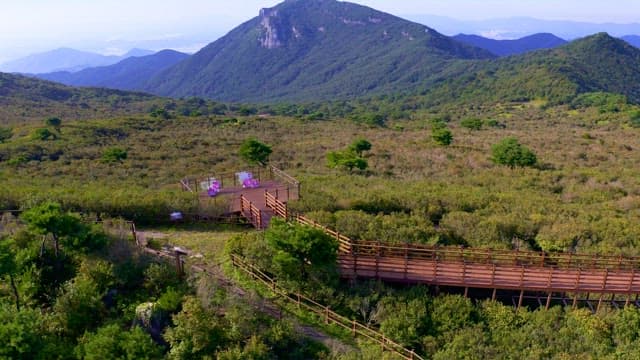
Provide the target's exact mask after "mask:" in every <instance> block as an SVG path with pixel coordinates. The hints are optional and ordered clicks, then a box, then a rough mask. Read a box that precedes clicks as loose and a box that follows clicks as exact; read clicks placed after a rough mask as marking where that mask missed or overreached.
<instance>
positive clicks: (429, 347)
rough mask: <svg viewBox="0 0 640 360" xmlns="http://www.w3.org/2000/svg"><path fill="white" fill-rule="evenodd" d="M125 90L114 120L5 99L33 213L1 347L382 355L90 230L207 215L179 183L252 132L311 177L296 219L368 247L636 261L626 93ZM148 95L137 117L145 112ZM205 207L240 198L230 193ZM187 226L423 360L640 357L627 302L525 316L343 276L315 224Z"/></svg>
mask: <svg viewBox="0 0 640 360" xmlns="http://www.w3.org/2000/svg"><path fill="white" fill-rule="evenodd" d="M620 50H624V51H626V49H624V48H623V49H620ZM557 51H559V50H557ZM562 51H566V50H562ZM624 51H623V52H624ZM501 61H515V60H509V59H504V60H501ZM567 61H569V60H567ZM498 75H499V76H498V77H497V78H496V79H501V76H502V75H501V74H498ZM535 75H536V76H537V75H539V74H538V73H535ZM10 78H11V77H10ZM488 78H491V77H488ZM19 80H20V81H27V80H24V79H22V78H19ZM479 81H480V80H479ZM481 81H482V83H484V81H489V80H486V79H484V80H481ZM532 81H535V80H532ZM39 84H41V83H39ZM563 84H564V83H561V84H560V85H563ZM452 89H453V88H452ZM489 89H491V88H489ZM67 90H68V91H72V90H69V89H67ZM555 90H557V88H553V89H551V90H550V91H551V93H550V94H548V95H549V99H551V98H554V96H555V95H554V93H553V91H555ZM51 91H53V90H51ZM73 91H76V90H73ZM78 91H81V90H78ZM121 95H122V94H121ZM485 95H486V96H487V97H489V94H488V93H487V94H485ZM78 96H81V95H78ZM122 96H124V98H121V97H117V96H116V98H114V99H116V100H113V101H114V103H117V104H121V105H122V104H124V103H127V104H128V106H130V108H128V107H126V106H125V109H120V110H117V111H116V110H113V108H110V107H109V106H107V105H106V104H107V103H108V102H109V101H111V100H105V99H104V98H102V97H100V98H98V97H96V98H94V99H92V101H95V102H94V104H100V105H96V106H97V107H96V108H99V107H102V106H106V108H110V109H112V110H113V111H114V112H105V113H104V115H101V116H104V117H105V119H96V118H95V115H93V116H90V117H87V115H86V113H84V115H82V114H80V115H78V114H76V115H72V116H68V115H67V113H66V112H65V111H59V110H61V109H63V108H64V109H68V110H69V112H70V113H73V112H74V111H71V110H70V109H80V108H81V107H80V106H79V105H78V104H76V105H72V104H71V103H67V102H66V101H61V102H57V103H56V105H55V106H52V107H51V108H45V109H42V108H40V110H39V111H38V112H39V115H38V116H37V117H36V116H32V114H30V115H29V116H22V115H20V114H21V112H22V111H26V110H23V108H22V107H21V106H25V103H26V102H23V103H21V105H20V104H19V105H16V104H13V105H8V106H7V107H2V108H1V110H0V112H7V113H12V114H17V115H16V119H17V120H14V118H13V117H12V116H8V117H2V119H3V124H9V123H10V124H11V131H10V132H11V135H10V136H8V137H6V138H5V140H4V141H2V143H0V182H1V183H2V185H3V186H1V187H0V209H21V210H24V211H23V212H22V215H21V219H20V221H21V222H20V223H15V222H14V221H10V220H11V217H10V216H8V215H7V216H3V220H2V221H1V222H0V280H1V281H0V337H2V338H3V339H7V341H3V342H1V343H0V357H7V358H33V359H38V358H43V359H44V358H46V359H49V358H68V357H77V358H86V357H91V356H93V355H92V354H95V356H96V357H104V356H106V355H105V354H117V355H118V356H121V357H127V356H128V357H135V358H141V357H142V358H143V357H144V356H149V357H150V358H154V357H157V356H160V357H168V358H192V357H197V358H200V357H203V356H210V357H215V358H220V359H236V358H251V357H253V358H329V357H330V356H334V357H335V358H343V359H352V358H354V357H355V358H357V357H358V356H362V357H363V358H366V356H367V354H369V353H372V354H373V353H374V351H376V350H377V348H375V347H374V346H373V345H367V344H366V343H363V344H359V345H360V347H361V348H363V350H362V353H360V354H349V355H344V356H342V357H341V355H339V354H331V355H328V354H327V350H326V349H324V348H322V347H321V346H318V345H317V344H316V343H314V342H312V341H310V340H308V339H305V338H303V337H301V336H300V335H299V334H298V332H299V331H298V330H294V327H293V326H292V325H291V324H288V323H287V322H279V321H276V320H273V319H272V318H270V317H268V316H266V315H263V314H261V313H260V312H258V311H256V310H255V308H254V307H253V306H252V305H251V304H250V303H247V302H245V301H244V300H243V299H239V298H237V297H236V296H234V295H232V294H231V293H226V292H225V291H224V290H223V289H221V288H220V287H219V286H218V285H214V284H211V283H208V282H207V280H206V279H205V278H198V277H195V278H194V279H190V280H189V281H187V282H183V281H182V280H181V279H179V277H178V276H177V274H176V273H175V271H173V269H172V267H170V266H167V265H164V264H157V263H156V261H153V260H152V259H149V258H148V257H146V256H145V255H144V254H142V253H140V252H139V251H138V250H136V249H135V248H134V247H133V246H132V244H131V243H130V242H128V241H123V240H122V239H118V238H112V237H111V236H109V235H107V234H105V233H104V231H103V230H102V228H101V226H97V225H90V224H92V222H93V220H95V219H96V218H101V219H107V218H110V217H123V218H126V219H128V220H135V221H136V223H137V225H139V226H145V225H146V226H154V227H159V226H167V225H166V224H165V223H167V222H168V221H169V216H168V215H169V214H170V213H171V212H173V211H182V212H183V213H185V214H188V213H197V212H200V211H204V210H206V209H205V205H206V204H205V205H201V204H198V203H197V202H196V201H195V199H194V196H193V195H192V194H190V193H188V192H181V191H180V190H179V187H178V186H177V185H176V183H177V180H178V179H180V178H182V177H183V176H187V175H204V174H212V176H215V175H216V174H218V173H223V172H224V173H229V172H234V171H237V170H241V165H239V164H241V163H242V161H243V160H244V159H243V157H242V156H241V154H240V152H239V151H238V149H239V148H241V147H242V145H243V142H244V139H257V138H259V139H261V141H264V142H265V143H268V144H273V145H272V146H269V148H270V149H271V150H272V152H270V154H269V155H268V160H269V162H270V163H274V164H277V165H278V166H280V167H283V168H285V169H286V170H287V171H288V172H291V173H292V174H293V175H294V176H296V177H298V178H299V179H300V180H302V183H303V187H302V189H303V190H302V191H303V197H302V199H301V200H299V201H295V202H292V203H291V204H290V207H291V210H298V211H301V212H304V213H305V214H306V215H308V216H309V217H310V218H312V219H315V220H317V221H319V222H321V223H323V224H326V225H328V226H330V227H332V228H335V229H336V230H338V231H339V232H340V233H341V234H344V235H347V236H349V237H352V238H354V239H363V240H371V241H381V242H389V243H407V242H409V243H418V244H429V245H441V246H446V245H456V246H460V245H463V246H473V247H483V248H492V249H523V250H524V249H529V250H544V251H547V252H554V251H570V252H574V253H587V254H612V255H613V254H615V255H640V250H639V248H638V242H637V239H638V238H639V237H640V225H639V224H640V195H639V194H640V182H639V181H638V179H640V170H638V169H640V158H639V157H638V156H637V154H636V150H637V149H639V148H640V137H639V136H638V131H640V130H638V128H637V127H636V126H637V124H636V122H637V114H638V113H640V108H639V107H638V106H636V105H633V104H632V103H630V102H633V100H632V98H631V97H624V96H620V95H615V94H611V93H598V92H590V93H582V94H581V95H577V96H576V97H571V98H572V99H573V100H570V101H568V102H567V103H566V104H565V105H557V104H555V103H553V101H547V100H548V99H547V98H545V99H538V98H537V95H536V96H533V95H531V96H530V97H524V98H520V99H518V101H506V102H505V101H498V102H495V103H491V102H490V103H484V102H480V103H474V102H469V103H467V104H465V106H460V105H459V104H456V103H455V102H454V103H452V102H446V103H445V102H443V103H441V104H439V105H438V106H436V107H428V106H427V104H428V103H429V101H430V100H427V98H426V97H423V96H422V95H406V94H398V95H388V96H386V97H379V98H372V99H368V100H353V101H347V102H334V103H317V104H299V105H287V104H272V105H242V106H240V105H233V104H226V105H225V104H219V103H214V102H207V101H204V100H202V99H184V100H179V101H178V100H176V101H172V100H166V99H155V98H151V99H148V101H149V102H146V101H147V100H144V101H142V103H144V104H145V105H144V106H142V105H141V104H142V103H139V102H137V100H135V101H134V100H133V98H128V97H129V96H133V95H131V94H125V95H122ZM469 96H471V95H469ZM572 96H573V95H572ZM125 98H127V99H128V100H124V99H125ZM534 98H535V101H528V100H531V99H534ZM14 99H15V97H14ZM118 99H119V100H118ZM431 99H435V98H431ZM491 99H493V100H495V99H498V97H496V98H495V99H494V98H491ZM527 99H528V100H527ZM525 100H527V101H525ZM574 100H575V101H574ZM46 103H47V102H45V104H46ZM138 106H141V107H142V110H140V111H138V112H137V113H136V115H130V114H132V113H134V111H135V109H137V107H138ZM115 107H117V106H114V108H115ZM92 109H94V108H92ZM78 111H80V110H78ZM93 111H94V110H90V111H88V113H91V114H92V113H93ZM80 112H82V111H80ZM51 114H57V116H60V117H62V118H64V119H65V120H64V129H63V131H62V132H61V133H60V132H56V133H55V135H56V136H57V138H56V140H55V141H50V140H49V141H43V140H42V138H33V137H32V136H31V135H32V134H33V133H34V132H36V131H37V129H39V128H41V127H42V119H46V118H47V117H50V116H51ZM114 114H115V115H114ZM152 114H155V115H156V116H153V115H152ZM242 114H245V115H242ZM165 115H166V116H165ZM92 117H93V118H92ZM369 118H371V119H374V120H376V119H384V121H383V122H384V124H383V125H384V126H377V125H376V126H371V124H370V123H367V122H366V121H361V119H369ZM30 119H32V120H30ZM465 119H488V120H484V121H483V125H482V126H483V127H484V129H483V130H482V131H481V132H479V131H469V127H465V124H466V121H465ZM474 123H477V122H476V121H474ZM378 125H380V124H378ZM3 126H4V125H3ZM474 126H475V125H474ZM49 127H51V126H48V128H49ZM435 130H446V131H448V132H449V134H450V135H451V137H455V144H456V146H439V145H438V144H437V143H436V142H435V141H431V140H430V136H431V135H432V131H435ZM49 131H50V132H52V133H54V132H53V130H52V129H49ZM354 139H359V140H357V141H356V142H354ZM365 139H366V140H365ZM505 139H506V140H505ZM516 139H517V140H516ZM260 143H261V142H260ZM261 144H262V143H261ZM371 144H375V146H371ZM522 144H527V147H525V146H523V145H522ZM113 148H120V149H126V153H127V154H128V156H127V160H126V161H122V162H118V165H117V166H113V164H109V163H105V162H103V161H102V160H103V156H104V154H105V150H108V149H113ZM330 149H341V150H338V151H335V153H336V154H337V155H338V156H335V157H334V158H333V160H335V161H334V164H335V165H336V166H337V167H344V168H345V169H347V170H355V169H358V168H359V166H358V163H355V164H354V163H352V165H351V164H349V163H344V162H343V161H344V158H341V157H340V156H344V155H345V154H349V156H351V158H350V159H352V160H353V159H356V160H357V159H359V160H358V161H364V162H365V163H366V165H367V166H366V170H367V171H361V172H358V171H345V172H337V171H332V170H329V169H327V167H326V162H325V160H327V161H329V162H331V161H332V156H334V155H328V154H327V153H328V152H329V154H331V151H330ZM538 159H543V160H544V162H543V163H542V162H541V163H538V161H537V160H538ZM503 160H504V162H502V161H503ZM533 160H536V161H533ZM494 161H496V162H497V163H496V162H494ZM341 162H342V163H341ZM342 164H346V165H342ZM348 165H349V166H351V167H349V166H348ZM530 165H536V166H533V167H532V166H530ZM514 167H523V169H520V170H519V171H512V170H511V169H510V168H514ZM212 201H219V202H220V203H221V204H222V205H220V206H221V207H224V206H225V203H224V199H222V198H216V199H214V200H212ZM212 206H213V205H212ZM174 226H175V225H171V227H170V228H169V229H170V230H167V232H169V233H170V234H171V236H175V238H176V240H175V241H176V243H179V244H181V245H183V246H185V244H186V245H188V246H190V247H193V248H195V249H197V250H199V251H201V252H203V253H204V254H205V256H206V257H207V258H209V256H211V255H212V254H220V253H221V252H222V244H223V243H225V242H226V245H227V246H226V249H227V251H228V252H234V253H238V254H241V255H242V256H244V257H245V258H247V259H248V260H249V261H251V262H252V263H254V264H256V265H258V266H259V267H260V268H261V269H264V270H265V271H266V272H268V273H269V274H271V275H274V276H276V277H277V279H278V281H279V282H280V283H281V284H282V285H283V286H285V287H287V288H289V289H291V290H292V291H293V290H295V291H302V292H304V293H305V294H308V295H309V296H311V297H313V298H314V299H317V300H318V301H320V302H322V303H323V304H327V305H328V306H329V307H330V308H331V309H332V310H334V311H336V312H339V313H340V314H343V315H344V316H347V317H350V318H353V319H357V320H358V321H361V322H363V323H366V324H369V325H371V326H374V327H376V328H378V329H380V330H381V331H383V332H384V333H385V335H386V336H389V337H390V338H392V339H394V340H397V341H400V342H401V343H402V344H403V345H405V346H407V347H411V348H413V349H415V350H416V351H418V352H419V353H420V354H421V355H423V356H425V357H427V358H435V359H448V358H459V357H468V358H505V359H507V358H522V357H525V358H526V357H532V358H636V357H637V355H638V354H637V349H638V348H639V346H638V341H639V340H638V329H639V328H640V322H639V321H638V319H640V315H639V314H638V311H637V310H636V309H634V308H625V309H614V308H611V309H609V308H608V307H607V306H604V309H603V310H602V311H600V312H598V313H597V314H591V313H590V312H588V311H586V310H585V309H577V310H572V309H569V308H563V307H562V306H561V305H560V304H556V303H554V304H553V305H554V306H555V307H553V308H552V309H551V310H550V311H544V310H535V309H521V310H519V311H517V312H514V311H512V309H511V308H510V307H509V306H506V305H503V304H502V303H500V302H491V301H486V302H478V303H474V302H472V301H470V300H468V299H465V298H463V297H460V296H455V295H449V296H434V295H433V294H431V293H430V292H429V291H428V289H425V288H422V287H407V288H392V287H387V286H385V285H383V284H380V283H376V282H371V283H369V282H358V283H356V284H348V283H346V282H344V283H342V282H339V281H337V276H336V272H335V267H334V266H335V252H334V251H335V246H336V244H335V241H334V240H333V239H329V238H327V237H326V236H324V235H323V234H322V233H320V232H317V231H315V230H312V229H309V228H304V227H299V226H293V225H289V224H284V223H282V222H279V221H277V220H275V219H274V221H273V223H272V227H271V229H269V230H267V231H266V232H265V233H264V235H263V234H256V233H253V232H247V230H246V229H233V228H226V229H225V230H216V227H214V226H211V227H208V226H202V227H198V226H196V225H191V224H188V225H186V226H187V228H186V229H185V231H184V234H175V235H173V232H174V231H176V232H177V231H179V230H176V228H175V227H174ZM192 227H193V228H192ZM182 236H184V237H185V238H186V237H189V236H192V237H193V238H191V240H190V241H188V240H185V239H183V238H182ZM230 237H231V238H232V240H227V239H228V238H230ZM151 240H153V239H151ZM150 242H151V243H152V245H154V246H158V247H161V245H162V244H163V243H162V242H159V241H155V240H153V241H150ZM216 260H222V259H216ZM251 296H252V295H251V294H249V295H248V297H251ZM499 300H502V301H506V302H507V303H509V302H510V301H511V299H510V298H509V299H503V298H500V299H499ZM145 314H150V315H151V316H146V317H145V316H144V315H145ZM133 323H135V324H136V325H135V326H133V327H132V326H131V324H133ZM153 324H156V325H157V326H156V325H153ZM158 324H159V325H158ZM132 344H135V345H136V346H133V345H132ZM158 354H159V355H158ZM370 357H371V358H380V355H379V353H375V355H371V356H370Z"/></svg>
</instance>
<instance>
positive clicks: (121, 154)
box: [102, 147, 128, 164]
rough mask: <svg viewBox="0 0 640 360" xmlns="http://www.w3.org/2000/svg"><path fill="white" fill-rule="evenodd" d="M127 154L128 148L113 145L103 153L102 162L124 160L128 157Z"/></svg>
mask: <svg viewBox="0 0 640 360" xmlns="http://www.w3.org/2000/svg"><path fill="white" fill-rule="evenodd" d="M127 156H128V154H127V151H126V150H124V149H122V148H119V147H112V148H109V149H107V150H105V151H104V152H103V153H102V162H103V163H108V164H109V163H116V162H122V161H124V160H126V159H127Z"/></svg>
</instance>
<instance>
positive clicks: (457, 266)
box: [183, 168, 640, 307]
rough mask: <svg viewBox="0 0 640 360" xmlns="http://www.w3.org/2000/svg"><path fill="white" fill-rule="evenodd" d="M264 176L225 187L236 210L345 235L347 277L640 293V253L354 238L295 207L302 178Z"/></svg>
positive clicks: (341, 239) (342, 250) (256, 218)
mask: <svg viewBox="0 0 640 360" xmlns="http://www.w3.org/2000/svg"><path fill="white" fill-rule="evenodd" d="M266 174H268V177H266V176H267V175H266ZM262 176H263V179H262V181H261V185H260V187H259V188H256V189H242V188H239V187H234V186H231V187H226V188H223V191H222V194H225V195H229V196H232V199H233V201H232V205H231V208H232V210H233V211H235V212H240V213H241V214H243V215H244V216H245V217H246V218H247V219H249V221H250V222H251V223H252V224H253V225H254V226H255V227H256V228H258V229H264V228H266V227H267V226H268V224H269V222H270V220H271V218H272V217H273V216H278V217H281V218H284V219H287V220H290V221H296V222H298V223H300V224H304V225H309V226H313V227H315V228H318V229H321V230H322V231H324V232H325V233H327V234H328V235H330V236H332V237H334V238H335V239H336V240H337V241H338V243H339V253H338V265H339V268H340V272H341V275H342V277H343V278H347V279H358V278H363V279H380V280H383V281H388V282H400V283H414V284H428V285H436V286H451V287H461V288H465V293H467V291H468V289H469V288H478V289H493V294H494V298H495V294H496V291H497V290H498V289H500V290H516V291H519V292H520V294H519V301H518V306H520V305H521V304H522V302H523V298H524V293H525V291H526V292H533V293H545V294H548V295H547V307H548V306H549V304H550V302H551V298H552V294H554V293H571V294H573V299H574V302H573V303H574V305H575V304H576V301H577V299H578V296H579V295H580V294H587V298H588V296H589V294H598V295H599V299H600V301H599V305H600V303H602V301H603V297H604V296H605V295H606V294H608V295H611V296H612V299H613V298H615V297H616V296H618V297H620V296H626V303H627V304H629V303H630V302H631V298H632V296H634V295H635V296H636V298H637V296H638V295H639V294H640V258H632V257H622V256H617V257H614V256H598V255H588V254H570V253H544V252H533V251H504V250H502V251H501V250H490V249H476V248H463V247H437V246H420V245H413V244H399V245H392V244H383V243H379V242H366V241H354V240H352V239H349V238H348V237H346V236H344V235H342V234H340V233H338V232H337V231H334V230H332V229H329V228H327V227H325V226H323V225H321V224H318V223H316V222H314V221H312V220H310V219H307V218H306V217H304V216H302V215H299V214H292V213H291V212H290V211H289V209H288V206H287V203H288V201H290V200H295V199H298V198H299V196H300V183H299V182H298V181H297V180H295V179H294V178H292V177H291V176H289V175H287V174H285V173H284V172H282V171H281V170H278V169H276V168H270V169H269V171H268V172H264V173H262ZM186 182H187V184H189V182H188V181H186ZM183 186H185V184H184V182H183ZM187 186H188V185H187Z"/></svg>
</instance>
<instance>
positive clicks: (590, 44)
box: [427, 33, 640, 104]
mask: <svg viewBox="0 0 640 360" xmlns="http://www.w3.org/2000/svg"><path fill="white" fill-rule="evenodd" d="M639 82H640V49H637V48H635V47H633V46H631V45H629V44H628V43H626V42H625V41H623V40H620V39H616V38H613V37H611V36H609V35H607V34H605V33H601V34H596V35H593V36H589V37H586V38H583V39H580V40H576V41H574V42H571V43H569V44H567V45H565V46H562V47H559V48H556V49H551V50H539V51H536V52H532V53H528V54H524V55H518V56H511V57H506V58H502V59H499V60H496V61H484V62H480V61H478V62H475V64H474V66H473V67H469V68H467V69H466V70H465V71H464V72H462V73H460V75H459V76H457V77H455V78H449V79H447V80H446V81H444V82H443V83H442V84H441V85H440V86H439V87H438V88H437V89H435V90H433V91H431V92H429V93H428V95H427V98H429V99H430V101H439V102H449V101H451V99H456V100H455V101H468V102H487V101H491V102H495V101H527V100H534V99H544V100H548V101H549V102H550V103H551V104H554V103H566V102H569V101H571V100H572V99H574V98H575V97H576V96H577V95H578V94H582V93H587V92H610V93H617V94H622V95H625V96H626V97H627V99H628V100H629V101H631V102H635V103H638V102H640V87H638V86H637V84H638V83H639Z"/></svg>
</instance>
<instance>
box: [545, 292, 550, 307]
mask: <svg viewBox="0 0 640 360" xmlns="http://www.w3.org/2000/svg"><path fill="white" fill-rule="evenodd" d="M549 306H551V293H549V295H547V305H545V307H544V308H545V310H549Z"/></svg>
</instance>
